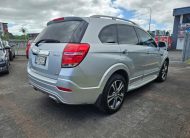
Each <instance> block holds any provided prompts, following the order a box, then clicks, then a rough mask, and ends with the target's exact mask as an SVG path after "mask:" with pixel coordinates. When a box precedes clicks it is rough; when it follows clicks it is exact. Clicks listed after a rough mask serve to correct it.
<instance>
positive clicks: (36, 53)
mask: <svg viewBox="0 0 190 138" xmlns="http://www.w3.org/2000/svg"><path fill="white" fill-rule="evenodd" d="M87 26H88V23H87V22H86V21H85V20H83V19H82V18H79V17H66V18H58V19H54V20H52V21H50V22H48V24H47V27H46V28H45V29H44V30H43V31H42V32H41V33H40V34H39V35H38V37H37V38H36V39H35V41H34V42H33V43H32V47H31V50H30V57H29V64H30V68H31V70H32V71H34V72H35V73H38V74H40V75H43V76H45V77H48V78H52V79H57V77H58V76H59V73H60V70H61V68H62V67H61V63H62V54H63V50H64V48H65V47H66V45H68V43H80V42H81V39H82V37H83V35H84V33H85V30H86V28H87Z"/></svg>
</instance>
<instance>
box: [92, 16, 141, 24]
mask: <svg viewBox="0 0 190 138" xmlns="http://www.w3.org/2000/svg"><path fill="white" fill-rule="evenodd" d="M90 17H93V18H101V17H103V18H111V19H112V20H122V21H127V22H130V23H132V24H134V25H138V24H136V23H135V22H133V21H130V20H127V19H122V18H118V17H114V16H106V15H92V16H90Z"/></svg>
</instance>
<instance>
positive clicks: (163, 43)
mask: <svg viewBox="0 0 190 138" xmlns="http://www.w3.org/2000/svg"><path fill="white" fill-rule="evenodd" d="M158 47H160V48H163V47H166V43H165V42H158Z"/></svg>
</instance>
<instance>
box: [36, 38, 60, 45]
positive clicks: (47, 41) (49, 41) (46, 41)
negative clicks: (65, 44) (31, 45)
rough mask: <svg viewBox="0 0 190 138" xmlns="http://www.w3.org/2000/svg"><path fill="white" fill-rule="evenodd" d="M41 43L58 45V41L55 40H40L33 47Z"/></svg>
mask: <svg viewBox="0 0 190 138" xmlns="http://www.w3.org/2000/svg"><path fill="white" fill-rule="evenodd" d="M41 42H44V43H60V41H59V40H55V39H41V40H39V41H38V42H36V44H35V45H36V46H38V45H39V43H41Z"/></svg>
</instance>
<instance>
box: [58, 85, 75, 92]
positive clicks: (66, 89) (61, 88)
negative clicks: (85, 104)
mask: <svg viewBox="0 0 190 138" xmlns="http://www.w3.org/2000/svg"><path fill="white" fill-rule="evenodd" d="M57 89H59V90H61V91H64V92H72V90H71V89H68V88H64V87H59V86H57Z"/></svg>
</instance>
